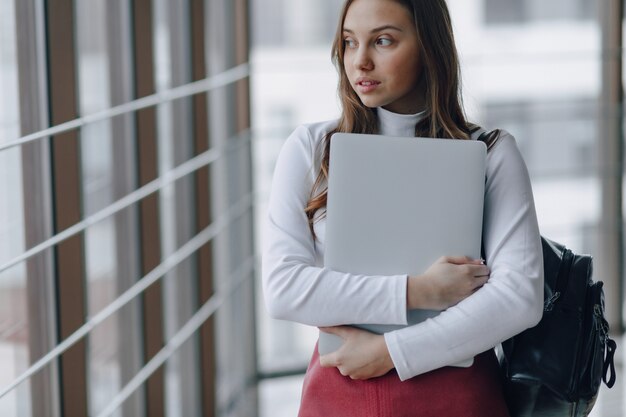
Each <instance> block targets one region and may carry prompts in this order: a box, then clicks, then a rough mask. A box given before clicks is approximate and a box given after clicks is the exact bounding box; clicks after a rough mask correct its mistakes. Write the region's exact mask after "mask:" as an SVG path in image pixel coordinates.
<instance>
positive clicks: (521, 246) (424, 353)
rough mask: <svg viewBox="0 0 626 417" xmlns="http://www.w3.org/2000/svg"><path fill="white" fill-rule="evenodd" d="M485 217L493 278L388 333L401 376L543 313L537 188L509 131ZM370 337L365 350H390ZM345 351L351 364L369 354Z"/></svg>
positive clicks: (495, 154)
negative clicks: (444, 307)
mask: <svg viewBox="0 0 626 417" xmlns="http://www.w3.org/2000/svg"><path fill="white" fill-rule="evenodd" d="M483 222H484V223H483V247H484V251H485V257H486V260H487V264H488V265H489V267H490V269H491V275H490V278H489V281H488V282H487V283H486V284H485V285H484V286H483V287H482V288H481V289H480V290H478V291H477V292H476V293H475V294H473V295H472V296H470V297H468V298H466V299H464V300H463V301H461V302H460V303H458V304H457V305H455V306H452V307H450V308H448V309H447V310H445V311H443V312H442V313H441V314H440V315H438V316H437V317H434V318H432V319H429V320H426V321H424V322H422V323H419V324H416V325H413V326H410V327H406V328H404V329H400V330H396V331H393V332H390V333H387V334H385V335H384V339H385V342H386V346H387V349H388V354H389V355H390V357H391V359H392V360H393V365H394V366H395V368H396V370H397V372H398V374H399V376H400V378H401V379H402V380H405V379H408V378H411V377H413V376H416V375H419V374H422V373H425V372H428V371H431V370H433V369H437V368H441V367H443V366H447V365H452V364H455V363H459V362H461V361H463V360H466V359H468V358H471V357H473V356H475V355H477V354H479V353H482V352H484V351H486V350H488V349H491V348H493V347H494V346H496V345H497V344H499V343H500V342H502V341H504V340H506V339H508V338H510V337H511V336H513V335H515V334H517V333H520V332H521V331H523V330H525V329H527V328H529V327H533V326H534V325H536V324H537V323H538V322H539V320H540V319H541V316H542V313H543V255H542V249H541V238H540V235H539V228H538V225H537V216H536V212H535V206H534V200H533V195H532V189H531V185H530V179H529V176H528V171H527V169H526V165H525V164H524V161H523V159H522V156H521V154H520V152H519V149H518V148H517V145H516V143H515V139H514V138H513V137H512V136H511V135H510V134H508V133H507V132H504V131H503V132H502V137H500V139H499V140H498V142H497V143H496V145H494V147H493V148H492V150H491V151H490V152H489V154H488V156H487V182H486V189H485V210H484V220H483ZM367 340H368V341H369V343H366V344H365V347H364V350H365V351H370V350H371V351H373V350H375V351H377V352H382V353H380V354H381V355H383V356H385V355H386V352H384V351H382V350H380V346H379V342H380V340H376V338H369V339H367ZM362 350H363V349H362ZM352 352H354V355H353V353H352ZM343 353H344V354H343V359H344V361H347V359H346V358H350V363H354V362H355V361H356V362H358V359H359V358H362V359H365V357H366V356H367V355H364V354H362V353H359V351H354V350H353V351H350V352H343ZM322 359H323V360H326V359H329V358H324V357H322ZM332 359H333V360H335V362H336V358H335V357H333V358H332ZM382 363H386V362H385V361H384V360H383V361H382ZM334 365H335V366H338V367H340V366H342V364H341V363H335V364H334ZM354 367H355V368H356V367H357V366H354ZM372 376H373V375H372Z"/></svg>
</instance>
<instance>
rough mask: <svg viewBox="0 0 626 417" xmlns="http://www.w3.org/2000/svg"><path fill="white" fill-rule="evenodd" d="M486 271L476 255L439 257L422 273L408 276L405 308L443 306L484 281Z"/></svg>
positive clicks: (451, 304) (470, 291) (442, 307)
mask: <svg viewBox="0 0 626 417" xmlns="http://www.w3.org/2000/svg"><path fill="white" fill-rule="evenodd" d="M489 273H490V271H489V268H488V267H487V266H486V265H484V263H483V261H482V260H480V259H471V258H469V257H467V256H444V257H441V258H439V259H438V260H437V261H435V263H433V264H432V265H431V266H430V267H429V268H428V269H427V270H426V272H424V274H422V275H419V276H411V277H409V280H408V284H407V306H408V308H409V309H414V308H422V309H431V310H445V309H446V308H448V307H450V306H453V305H455V304H457V303H458V302H460V301H461V300H463V299H465V298H467V297H469V296H470V295H472V294H473V293H474V292H475V291H476V290H478V289H479V288H480V287H482V286H483V285H485V283H486V282H487V280H488V279H489Z"/></svg>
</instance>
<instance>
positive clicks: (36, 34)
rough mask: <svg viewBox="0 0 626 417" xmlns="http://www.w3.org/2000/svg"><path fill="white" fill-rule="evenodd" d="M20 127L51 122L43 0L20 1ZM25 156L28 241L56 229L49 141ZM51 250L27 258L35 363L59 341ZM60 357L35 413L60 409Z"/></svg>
mask: <svg viewBox="0 0 626 417" xmlns="http://www.w3.org/2000/svg"><path fill="white" fill-rule="evenodd" d="M15 8H16V20H17V21H18V22H20V24H19V25H17V33H16V36H17V40H18V44H19V45H20V47H19V48H18V71H17V73H18V77H19V92H20V94H19V96H20V130H21V134H22V135H23V134H28V133H31V132H36V131H39V130H41V129H45V128H46V127H47V126H48V123H49V122H48V114H47V105H46V103H47V102H48V99H47V91H46V90H47V84H46V74H45V70H46V66H45V62H46V56H45V42H44V36H45V34H44V30H45V29H44V14H43V13H44V10H43V4H42V3H41V2H40V1H37V0H24V1H19V2H16V4H15ZM21 156H22V187H23V188H22V195H23V200H24V206H23V207H24V226H25V233H24V234H25V244H26V247H32V246H35V245H36V244H37V243H39V242H41V241H44V240H46V239H48V238H49V237H50V236H51V235H52V234H53V230H52V229H53V224H52V223H53V220H52V197H51V195H52V190H51V183H50V171H51V167H50V159H49V158H50V146H49V143H48V141H46V140H42V141H38V142H36V143H32V144H28V145H25V146H24V147H23V148H22V149H21ZM53 275H54V263H53V258H52V251H46V252H43V253H41V254H39V255H38V256H36V257H33V258H31V259H29V260H28V261H27V262H26V288H27V290H26V294H27V299H26V302H27V304H28V323H29V325H28V345H29V349H28V351H29V357H30V364H31V365H32V364H33V363H34V362H35V361H36V360H37V359H38V358H40V357H42V356H44V355H45V354H46V353H47V352H48V351H49V350H50V349H52V348H53V347H54V346H55V345H56V342H57V323H56V306H55V298H56V297H55V285H54V281H53V280H52V279H50V278H51V277H52V276H53ZM57 365H58V364H57V362H56V361H55V362H52V363H50V365H49V366H48V367H47V368H46V369H43V370H42V371H41V372H39V373H38V374H37V375H33V377H32V378H30V381H29V382H30V393H31V394H30V402H31V410H32V414H33V415H35V416H37V415H44V414H45V415H49V416H52V417H56V416H59V415H60V401H59V400H60V398H59V380H58V378H59V374H58V366H57Z"/></svg>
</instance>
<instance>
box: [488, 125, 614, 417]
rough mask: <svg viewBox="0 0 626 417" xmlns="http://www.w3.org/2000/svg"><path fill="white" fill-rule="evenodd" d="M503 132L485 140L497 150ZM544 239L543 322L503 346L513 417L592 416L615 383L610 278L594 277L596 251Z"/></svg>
mask: <svg viewBox="0 0 626 417" xmlns="http://www.w3.org/2000/svg"><path fill="white" fill-rule="evenodd" d="M499 135H500V132H499V130H494V131H491V132H484V133H483V134H481V135H480V136H479V138H478V140H481V141H483V142H485V144H486V145H487V149H488V150H490V149H491V148H492V147H493V145H494V144H495V143H496V142H497V140H498V138H499ZM541 240H542V246H543V261H544V279H545V282H544V313H543V317H542V319H541V321H540V322H539V324H537V326H535V327H533V328H530V329H527V330H525V331H523V332H522V333H520V334H518V335H516V336H514V337H512V338H511V339H508V340H506V341H504V342H503V343H502V353H503V355H502V358H501V370H502V373H503V376H504V392H505V396H506V399H507V404H508V406H509V411H510V413H511V417H522V416H523V417H531V416H543V417H547V416H572V417H579V416H587V415H588V414H589V412H590V411H591V408H592V407H593V405H594V403H595V400H596V398H597V395H598V390H599V388H600V384H601V382H602V380H604V382H605V384H606V385H607V386H608V387H609V388H611V387H612V386H613V384H614V383H615V365H614V362H613V357H614V354H615V350H616V348H617V345H616V343H615V341H614V340H612V339H611V338H610V337H609V326H608V323H607V321H606V319H605V318H604V292H603V290H602V285H603V283H602V281H597V282H593V279H592V271H593V269H592V257H591V256H589V255H577V254H575V253H573V252H572V251H571V250H569V249H567V248H565V247H564V246H563V245H561V244H559V243H556V242H553V241H551V240H548V239H546V238H544V237H542V238H541ZM609 371H610V375H611V376H610V378H609V379H607V375H608V374H609Z"/></svg>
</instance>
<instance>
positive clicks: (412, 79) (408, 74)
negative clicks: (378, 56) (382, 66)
mask: <svg viewBox="0 0 626 417" xmlns="http://www.w3.org/2000/svg"><path fill="white" fill-rule="evenodd" d="M393 68H395V69H396V71H397V74H398V83H399V84H402V86H403V87H406V88H409V87H412V86H414V85H415V84H417V81H418V79H419V75H420V65H419V62H418V61H417V59H398V60H396V62H395V63H394V66H393Z"/></svg>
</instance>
